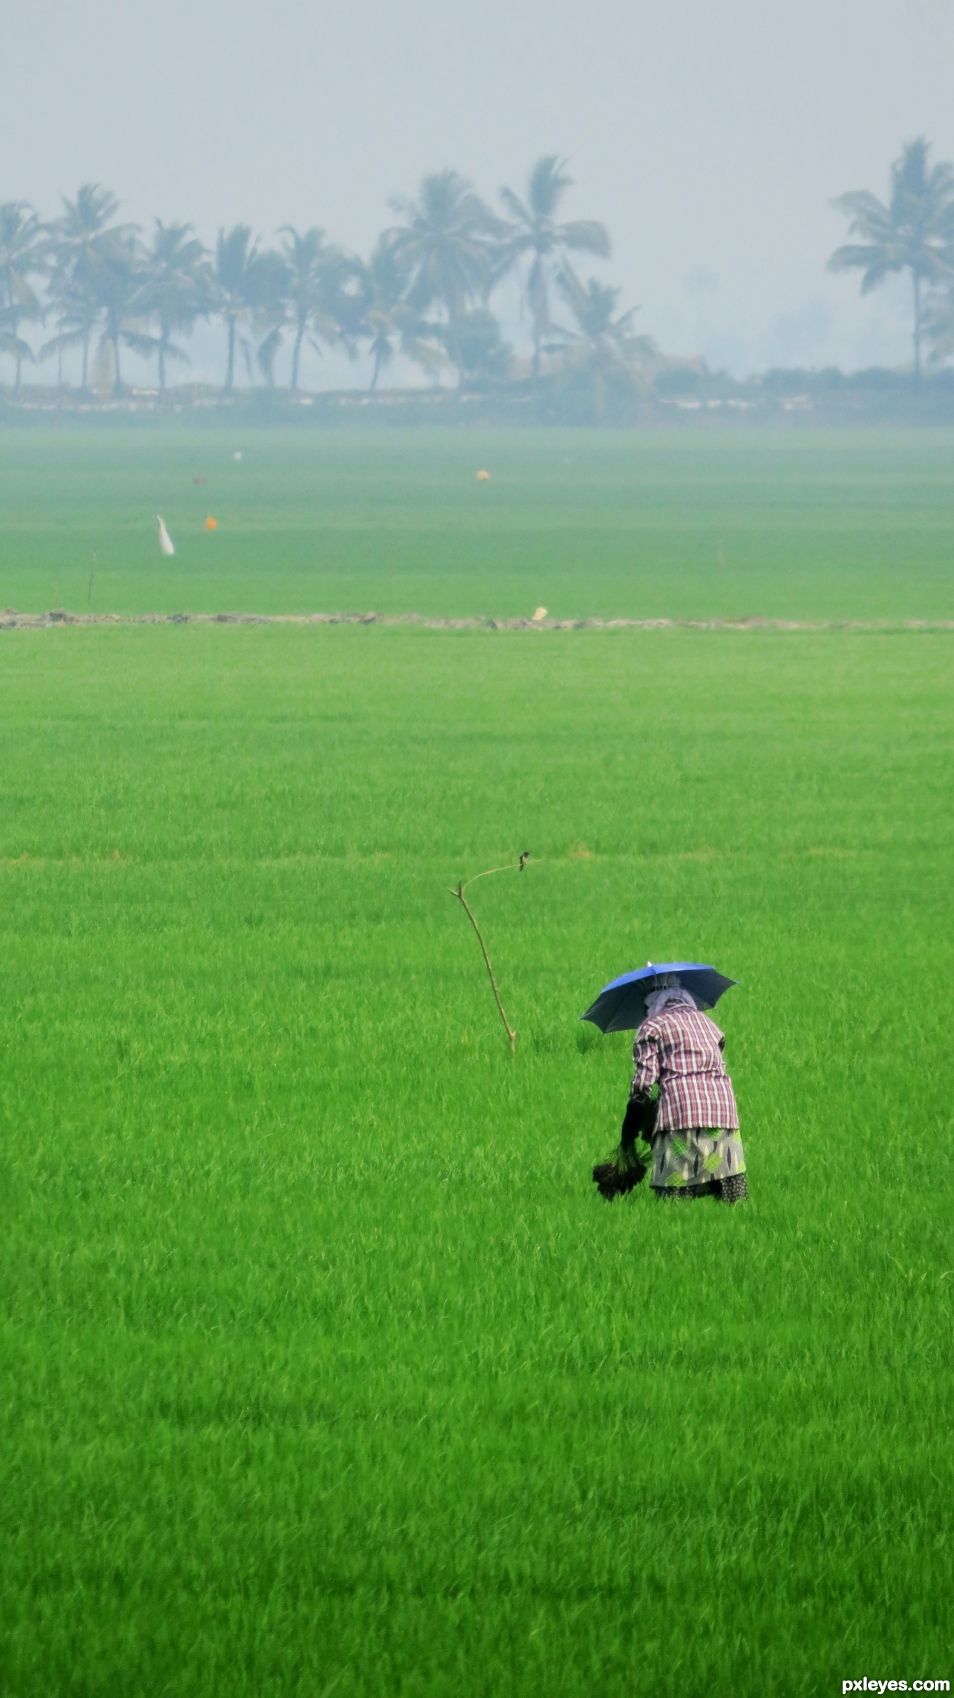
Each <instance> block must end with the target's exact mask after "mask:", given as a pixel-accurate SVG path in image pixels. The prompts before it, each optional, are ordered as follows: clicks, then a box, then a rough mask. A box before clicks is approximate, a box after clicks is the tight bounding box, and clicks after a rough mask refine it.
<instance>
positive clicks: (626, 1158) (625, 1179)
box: [593, 1098, 656, 1203]
mask: <svg viewBox="0 0 954 1698" xmlns="http://www.w3.org/2000/svg"><path fill="white" fill-rule="evenodd" d="M655 1125H656V1103H655V1102H646V1101H644V1100H643V1099H641V1098H633V1099H632V1100H631V1101H630V1102H629V1103H627V1105H626V1113H625V1115H624V1116H623V1124H622V1127H621V1129H620V1137H619V1144H618V1145H617V1147H616V1150H615V1152H614V1153H613V1155H612V1156H611V1157H610V1159H609V1161H602V1162H598V1163H597V1165H596V1166H595V1167H594V1169H593V1183H594V1185H595V1186H596V1189H597V1191H598V1192H599V1194H600V1196H601V1197H602V1198H603V1200H604V1202H607V1203H613V1202H615V1201H616V1198H617V1197H625V1196H626V1195H627V1194H628V1193H629V1192H630V1191H635V1189H636V1187H637V1185H639V1184H641V1182H642V1181H643V1180H644V1179H645V1177H646V1175H647V1173H648V1172H649V1165H650V1163H651V1161H652V1155H653V1152H652V1141H653V1131H654V1129H655Z"/></svg>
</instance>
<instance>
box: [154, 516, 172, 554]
mask: <svg viewBox="0 0 954 1698" xmlns="http://www.w3.org/2000/svg"><path fill="white" fill-rule="evenodd" d="M156 524H157V525H158V526H159V547H160V548H161V550H162V552H163V554H175V551H176V550H175V544H174V542H173V540H172V538H171V536H170V535H169V532H168V531H167V530H166V522H165V520H164V518H163V517H162V515H161V513H157V514H156Z"/></svg>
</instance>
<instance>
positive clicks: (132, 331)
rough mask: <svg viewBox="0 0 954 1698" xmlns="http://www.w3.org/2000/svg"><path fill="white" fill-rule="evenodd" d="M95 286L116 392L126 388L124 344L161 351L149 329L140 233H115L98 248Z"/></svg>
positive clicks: (146, 353) (102, 347) (102, 342)
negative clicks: (119, 234)
mask: <svg viewBox="0 0 954 1698" xmlns="http://www.w3.org/2000/svg"><path fill="white" fill-rule="evenodd" d="M91 286H92V294H93V299H94V301H95V304H96V312H97V318H98V321H99V322H100V325H101V330H100V339H99V351H100V352H101V353H102V352H104V351H106V350H107V349H108V350H109V352H110V353H111V354H112V366H113V394H114V395H121V394H122V391H123V380H122V368H121V364H120V348H121V347H126V348H131V349H133V351H134V352H135V353H137V354H142V355H143V356H149V355H152V354H154V353H156V352H157V350H158V346H159V339H158V337H155V336H151V335H149V333H148V332H147V330H146V325H147V323H148V314H149V299H148V294H147V288H148V277H147V273H146V271H145V267H144V254H143V250H142V246H141V244H140V242H139V239H138V237H137V236H135V235H132V234H126V235H121V236H115V235H114V236H113V237H112V239H111V240H110V241H109V242H108V244H107V243H104V244H103V245H102V246H101V247H100V248H99V249H98V250H97V252H96V255H95V261H94V265H93V268H92V276H91Z"/></svg>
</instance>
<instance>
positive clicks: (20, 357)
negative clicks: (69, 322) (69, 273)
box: [0, 200, 44, 393]
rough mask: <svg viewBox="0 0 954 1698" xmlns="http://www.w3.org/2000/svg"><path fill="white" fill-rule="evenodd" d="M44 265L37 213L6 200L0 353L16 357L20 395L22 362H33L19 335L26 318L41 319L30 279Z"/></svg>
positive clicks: (0, 223)
mask: <svg viewBox="0 0 954 1698" xmlns="http://www.w3.org/2000/svg"><path fill="white" fill-rule="evenodd" d="M43 266H44V245H43V232H42V227H41V225H40V222H39V219H38V218H37V215H36V213H35V212H34V210H33V208H32V207H31V206H29V205H28V204H27V202H26V201H25V200H8V201H4V202H3V204H2V205H0V350H2V351H3V353H5V354H10V355H12V357H13V360H14V363H15V366H16V379H15V383H14V387H15V389H16V391H17V393H19V389H20V377H21V373H22V370H23V362H24V360H32V359H33V350H32V348H31V347H30V345H29V343H28V342H25V341H24V340H23V337H22V336H21V335H20V324H21V321H22V320H23V319H25V318H27V319H29V318H39V317H40V312H41V308H40V301H39V297H38V296H37V294H36V291H35V290H34V288H33V284H32V282H31V279H32V278H34V277H36V276H38V275H39V273H40V272H41V271H42V270H43Z"/></svg>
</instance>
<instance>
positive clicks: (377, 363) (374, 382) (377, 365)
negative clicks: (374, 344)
mask: <svg viewBox="0 0 954 1698" xmlns="http://www.w3.org/2000/svg"><path fill="white" fill-rule="evenodd" d="M382 360H383V355H382V353H381V350H380V348H377V349H376V350H375V355H374V369H373V371H372V373H371V384H370V387H369V389H368V394H369V395H373V394H374V391H375V390H376V389H377V387H378V378H379V377H380V376H381V364H382Z"/></svg>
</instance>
